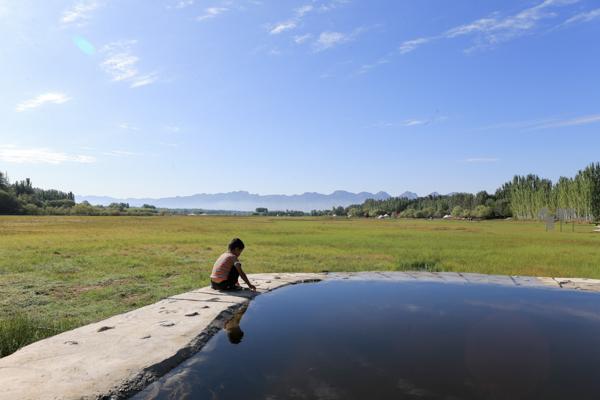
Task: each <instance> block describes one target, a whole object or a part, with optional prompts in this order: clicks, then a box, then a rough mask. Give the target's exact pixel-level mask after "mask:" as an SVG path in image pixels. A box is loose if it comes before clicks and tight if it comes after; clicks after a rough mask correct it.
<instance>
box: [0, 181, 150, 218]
mask: <svg viewBox="0 0 600 400" xmlns="http://www.w3.org/2000/svg"><path fill="white" fill-rule="evenodd" d="M159 213H160V211H159V210H157V209H156V207H154V206H152V205H148V204H145V205H144V206H143V207H130V206H129V204H127V203H113V204H110V205H109V206H107V207H104V206H93V205H91V204H90V203H88V202H87V201H84V202H82V203H79V204H76V203H75V195H74V194H73V192H68V193H67V192H62V191H60V190H55V189H49V190H44V189H40V188H36V187H34V186H33V184H32V182H31V180H30V179H29V178H27V179H24V180H22V181H17V182H14V183H11V182H10V181H9V180H8V177H7V175H6V173H2V172H0V214H9V215H10V214H15V215H16V214H27V215H156V214H159Z"/></svg>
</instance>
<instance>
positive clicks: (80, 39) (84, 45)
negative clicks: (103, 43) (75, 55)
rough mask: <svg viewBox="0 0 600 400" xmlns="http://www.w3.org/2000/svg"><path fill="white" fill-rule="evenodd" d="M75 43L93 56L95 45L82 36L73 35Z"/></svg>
mask: <svg viewBox="0 0 600 400" xmlns="http://www.w3.org/2000/svg"><path fill="white" fill-rule="evenodd" d="M73 43H75V46H77V48H78V49H79V50H81V51H83V52H84V53H85V54H87V55H88V56H91V55H93V54H94V53H95V52H96V48H95V47H94V45H93V44H91V43H90V42H89V41H88V40H87V39H85V38H83V37H81V36H75V37H73Z"/></svg>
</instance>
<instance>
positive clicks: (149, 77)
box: [130, 72, 158, 88]
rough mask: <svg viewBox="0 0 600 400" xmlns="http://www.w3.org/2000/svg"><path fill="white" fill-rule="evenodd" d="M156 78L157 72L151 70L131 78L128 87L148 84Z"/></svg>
mask: <svg viewBox="0 0 600 400" xmlns="http://www.w3.org/2000/svg"><path fill="white" fill-rule="evenodd" d="M157 80H158V73H156V72H151V73H149V74H146V75H139V76H136V77H135V78H133V79H132V80H131V85H130V87H132V88H138V87H142V86H146V85H150V84H152V83H154V82H156V81H157Z"/></svg>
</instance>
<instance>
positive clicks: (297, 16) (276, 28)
mask: <svg viewBox="0 0 600 400" xmlns="http://www.w3.org/2000/svg"><path fill="white" fill-rule="evenodd" d="M313 10H314V6H313V5H312V4H305V5H303V6H300V7H298V8H296V9H295V10H294V15H293V16H292V17H291V18H289V19H287V20H285V21H281V22H277V23H275V24H272V25H269V26H268V28H269V33H270V34H271V35H279V34H280V33H283V32H285V31H289V30H292V29H296V27H298V25H299V24H300V21H301V20H302V18H304V17H305V16H306V15H307V14H308V13H310V12H311V11H313Z"/></svg>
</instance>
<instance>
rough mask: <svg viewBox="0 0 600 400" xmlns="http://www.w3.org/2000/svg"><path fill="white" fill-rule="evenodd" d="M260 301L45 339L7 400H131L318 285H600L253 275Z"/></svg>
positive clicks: (157, 314) (195, 296)
mask: <svg viewBox="0 0 600 400" xmlns="http://www.w3.org/2000/svg"><path fill="white" fill-rule="evenodd" d="M249 277H250V279H251V280H252V281H253V282H256V286H257V288H258V291H257V293H256V294H254V293H250V292H248V291H241V292H233V293H232V292H225V293H223V292H217V291H214V290H212V289H210V288H208V287H205V288H200V289H196V290H193V291H190V292H187V293H182V294H179V295H175V296H171V297H168V298H166V299H163V300H161V301H159V302H157V303H154V304H151V305H148V306H145V307H142V308H139V309H136V310H133V311H130V312H128V313H124V314H120V315H116V316H113V317H110V318H108V319H106V320H103V321H100V322H97V323H93V324H89V325H85V326H83V327H79V328H77V329H74V330H72V331H68V332H63V333H61V334H59V335H56V336H53V337H50V338H47V339H44V340H41V341H39V342H36V343H33V344H31V345H29V346H26V347H24V348H22V349H20V350H19V351H17V352H15V353H13V354H12V355H9V356H7V357H4V358H2V359H0V371H1V372H0V387H2V388H3V393H2V394H0V399H4V398H6V399H9V398H10V399H12V398H20V399H59V398H61V399H62V398H65V399H71V398H72V399H80V398H84V399H94V398H97V399H123V398H128V397H130V396H132V395H134V394H135V393H137V392H139V391H140V390H142V389H144V388H145V387H146V386H147V385H148V384H150V383H152V382H154V381H155V380H157V379H159V378H160V377H162V376H164V375H165V374H166V373H168V372H169V371H170V370H171V369H173V368H174V367H176V366H177V365H179V364H180V363H181V362H183V361H185V360H186V359H188V358H189V357H191V356H192V355H194V354H195V353H197V352H198V351H199V350H201V349H202V348H203V347H204V345H205V344H206V343H207V342H208V341H209V340H210V339H211V338H212V337H213V336H214V335H215V334H216V333H217V332H219V330H220V329H221V328H222V327H223V325H224V323H225V322H226V321H227V320H228V319H229V318H231V316H232V315H233V313H234V312H235V311H237V310H238V309H239V308H240V307H242V306H243V305H245V304H247V303H248V302H249V301H250V300H251V299H252V298H254V297H255V296H257V295H259V294H261V293H267V292H270V291H272V290H275V289H277V288H280V287H284V286H288V285H292V284H298V283H304V282H317V281H335V280H350V281H390V282H402V281H418V282H443V283H452V284H492V285H504V286H513V287H529V288H547V289H552V288H554V289H563V290H564V289H568V290H583V291H590V292H598V293H600V280H594V279H584V278H579V279H578V278H543V277H524V276H504V275H484V274H471V273H454V272H425V271H405V272H390V271H382V272H346V273H270V274H252V275H250V276H249Z"/></svg>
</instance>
